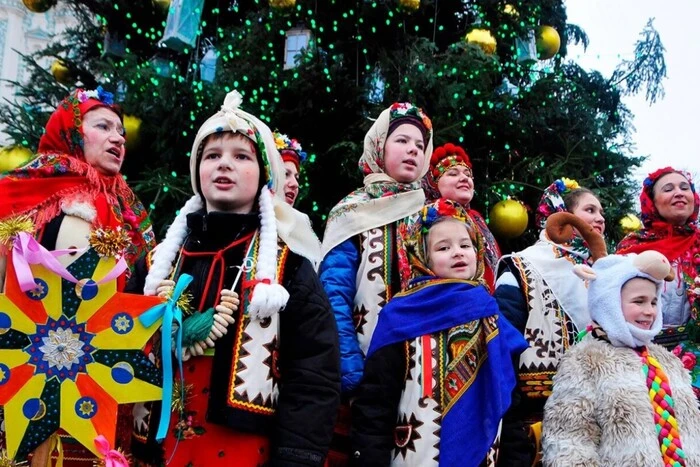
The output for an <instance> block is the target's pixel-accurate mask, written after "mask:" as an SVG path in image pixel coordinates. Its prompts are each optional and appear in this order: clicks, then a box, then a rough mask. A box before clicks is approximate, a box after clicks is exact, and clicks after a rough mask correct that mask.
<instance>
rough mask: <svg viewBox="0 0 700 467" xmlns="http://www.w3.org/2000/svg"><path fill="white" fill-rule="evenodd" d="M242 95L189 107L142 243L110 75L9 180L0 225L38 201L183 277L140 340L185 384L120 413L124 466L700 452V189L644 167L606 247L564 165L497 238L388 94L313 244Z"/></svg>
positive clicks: (140, 212)
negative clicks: (184, 136) (187, 138)
mask: <svg viewBox="0 0 700 467" xmlns="http://www.w3.org/2000/svg"><path fill="white" fill-rule="evenodd" d="M242 107H245V105H244V103H243V102H242V97H241V95H240V94H238V93H237V92H236V91H233V92H231V93H229V94H228V95H227V96H226V99H225V101H224V103H223V105H222V106H221V108H220V110H219V111H217V112H216V113H215V114H214V115H212V116H211V117H210V118H209V119H207V120H206V121H205V122H204V124H203V125H202V126H201V127H200V129H199V131H198V132H197V135H196V137H195V139H194V142H193V145H192V150H191V153H190V176H191V187H192V196H191V197H190V199H189V200H187V202H186V203H185V204H184V205H183V206H182V208H181V209H180V210H179V211H178V212H177V214H176V215H174V216H173V220H172V222H171V224H170V226H169V228H168V230H167V233H166V235H165V237H164V238H163V239H159V241H158V242H157V245H156V239H155V236H154V234H153V232H152V229H151V225H150V221H149V218H148V214H147V212H146V210H145V209H144V207H143V205H142V204H141V203H140V201H139V200H138V199H137V197H136V195H135V194H134V193H133V192H132V191H131V189H130V188H129V187H128V185H127V183H126V181H125V180H124V178H123V177H122V175H121V174H120V170H121V166H122V163H123V162H124V158H125V157H126V154H125V142H126V138H127V137H128V135H125V132H124V126H123V118H122V117H123V116H122V113H121V110H120V108H119V107H118V106H117V105H115V104H114V103H113V101H112V96H111V95H110V94H109V93H107V92H104V91H103V90H101V89H98V90H96V91H86V90H82V89H79V90H76V91H75V92H73V93H72V94H71V95H70V96H68V97H66V99H65V100H64V101H62V102H61V103H60V105H59V106H58V107H57V109H56V110H55V112H54V113H53V114H52V116H51V118H50V120H49V122H48V124H47V126H46V132H45V134H44V136H43V137H42V139H41V142H40V144H39V149H38V153H37V156H36V157H35V158H34V159H33V160H32V161H30V162H29V163H27V164H25V165H24V166H22V167H19V168H17V169H15V170H12V171H10V172H7V173H3V174H0V222H4V221H7V220H8V219H12V218H15V217H17V216H26V217H28V218H29V219H31V221H32V223H33V227H34V235H35V237H36V239H37V240H38V241H39V242H40V243H41V245H43V246H44V247H45V248H47V249H48V250H60V249H67V248H68V249H70V248H73V249H75V248H83V247H87V246H89V245H88V242H87V238H88V237H89V236H90V233H91V232H92V231H94V230H95V229H118V230H121V231H124V232H126V234H127V235H128V236H129V240H130V241H129V242H128V248H127V249H126V250H125V251H122V252H119V253H118V255H119V256H123V257H124V258H125V259H126V261H127V263H128V265H129V268H128V269H127V270H126V271H125V272H124V273H123V274H122V276H120V277H119V278H118V279H117V283H118V287H119V290H123V291H125V292H128V293H133V294H144V295H158V296H161V297H163V299H164V300H166V299H167V297H169V296H170V294H171V293H172V291H173V289H174V288H175V286H176V284H178V283H179V281H180V279H181V278H182V277H184V276H191V277H192V282H191V283H190V284H189V286H188V288H187V291H188V294H189V297H190V304H191V307H192V308H193V310H194V311H193V312H192V313H191V314H188V315H187V316H186V317H185V318H184V319H183V320H182V322H181V323H177V324H178V326H175V328H173V327H172V326H171V325H170V324H169V325H168V326H167V329H171V328H172V329H176V331H177V332H175V331H172V332H171V334H172V335H167V333H168V332H169V331H165V332H163V333H159V334H156V337H154V338H153V339H152V340H151V341H150V342H149V343H148V344H147V346H146V347H145V348H144V349H143V352H144V353H145V354H146V355H147V356H148V358H150V359H151V361H152V362H155V363H156V364H157V365H159V366H162V365H163V364H164V362H175V364H174V365H173V368H174V370H173V374H172V376H171V377H172V378H173V380H174V381H176V382H177V381H181V382H182V387H180V388H179V393H178V394H176V396H179V398H178V401H177V403H175V401H173V402H172V403H170V399H169V398H167V399H166V398H164V399H163V400H160V401H151V402H146V403H138V404H135V405H130V406H123V407H120V411H119V418H118V426H117V436H116V443H117V446H118V447H119V448H120V449H121V450H122V451H123V452H124V453H127V454H128V457H129V462H130V463H132V464H133V465H142V466H159V465H166V464H167V465H175V466H193V467H199V466H216V465H222V466H223V465H226V466H232V465H236V466H258V465H273V466H275V465H279V466H328V467H333V466H346V465H353V466H354V465H357V466H387V465H405V466H421V467H423V466H431V465H435V466H456V465H460V466H461V465H465V466H469V465H473V466H527V467H529V466H535V465H545V466H574V465H586V466H589V465H590V466H597V465H600V466H602V465H620V466H641V467H645V466H657V465H661V466H673V467H676V466H692V465H699V466H700V412H699V411H698V402H697V398H698V395H700V368H697V364H696V362H697V358H695V357H696V354H697V353H700V346H698V344H697V342H698V341H700V332H698V331H699V328H698V325H697V322H696V318H697V315H698V311H699V310H698V308H700V301H698V300H697V297H698V295H700V234H699V233H698V209H699V208H700V199H699V198H698V195H697V193H696V192H695V187H694V185H693V182H692V180H691V177H690V175H689V174H688V173H686V172H683V171H682V170H677V169H674V168H671V167H666V168H662V169H660V170H657V171H656V172H654V173H652V174H650V175H649V177H648V178H647V179H646V180H645V181H644V184H643V187H642V194H641V209H642V221H643V228H642V229H641V230H640V231H638V232H634V233H631V234H629V235H628V236H627V237H626V238H625V239H624V240H623V241H622V242H621V243H620V245H619V246H618V248H617V252H616V253H615V254H607V251H606V247H605V241H604V240H603V236H604V234H605V217H604V212H603V206H602V204H601V202H600V200H599V199H598V197H597V196H596V194H595V192H594V191H592V190H590V189H588V188H585V187H581V186H579V185H578V183H577V182H576V181H574V180H569V179H567V178H563V177H562V178H558V179H556V180H554V181H553V183H551V185H549V186H548V187H546V188H544V189H543V195H542V198H541V200H540V203H539V205H538V207H537V210H536V226H537V228H538V229H539V230H540V235H539V239H538V240H537V242H536V243H535V244H534V245H532V246H530V247H528V248H526V249H524V250H522V251H519V252H514V253H512V254H508V255H502V254H501V251H500V248H499V246H498V243H497V241H496V239H495V238H494V236H493V235H492V234H491V232H490V231H489V228H488V224H487V223H486V221H485V220H484V218H483V216H482V215H481V214H480V213H479V212H477V211H476V210H474V209H472V208H471V207H470V204H471V202H472V200H473V197H474V177H475V174H474V173H473V172H472V164H471V161H470V159H469V156H468V155H467V153H466V151H465V150H464V148H461V147H459V146H457V145H455V144H451V143H447V144H445V145H442V146H440V147H437V148H435V149H433V144H434V132H433V131H434V129H433V127H432V123H431V121H430V118H429V117H428V116H427V115H426V114H425V113H424V112H423V110H422V109H421V108H419V107H417V106H416V105H414V104H412V103H394V104H392V105H391V106H389V107H388V108H386V109H385V110H384V111H383V112H381V114H380V115H379V116H378V117H377V118H376V120H375V121H374V123H373V125H372V126H371V128H370V129H369V131H368V132H367V134H366V136H365V140H364V151H363V153H362V155H361V156H360V158H359V162H358V165H359V169H360V170H361V172H362V174H363V175H364V181H363V186H362V187H360V188H358V189H357V190H355V191H353V192H352V193H350V194H348V195H347V196H346V197H345V198H343V199H342V200H341V201H340V202H339V203H338V204H337V205H336V206H335V207H334V208H333V209H332V210H331V212H330V213H329V215H328V220H327V224H326V226H325V231H324V234H323V237H322V239H323V241H322V242H321V241H320V240H319V239H318V237H317V236H316V234H315V233H314V231H313V230H312V228H311V224H310V222H309V219H308V216H306V215H305V214H303V213H302V212H300V211H298V210H297V209H295V208H294V204H295V202H296V199H297V196H298V194H299V183H298V177H299V173H300V171H302V170H303V164H304V160H305V158H306V154H305V152H304V151H303V150H302V147H301V145H300V143H299V142H298V141H296V140H295V139H293V138H290V137H288V136H287V135H285V134H283V133H280V132H277V131H275V132H273V131H271V129H270V128H269V127H268V126H267V125H266V124H265V123H263V122H262V121H261V120H259V119H258V118H256V117H255V116H254V115H251V114H250V113H248V112H246V111H244V110H243V108H242ZM8 251H9V250H8V249H7V247H6V248H5V249H4V250H3V252H0V291H2V287H3V284H4V277H5V273H6V271H7V266H8V261H11V260H12V256H11V255H9V254H7V252H8ZM79 256H80V255H79V254H78V255H66V256H62V257H61V258H60V261H62V262H63V263H64V265H68V264H70V263H71V262H73V261H75V260H76V259H77V257H79ZM165 328H166V327H165V326H164V329H165ZM164 334H165V335H164ZM177 336H179V337H177ZM176 339H177V340H178V344H181V345H171V346H165V345H161V343H162V342H163V341H164V340H165V341H168V342H169V341H171V340H173V341H175V340H176ZM166 348H167V349H171V350H168V351H165V352H166V355H163V352H164V350H163V349H166ZM177 349H181V350H180V351H178V350H177ZM169 352H173V355H169ZM165 357H167V358H165ZM683 357H687V358H683ZM0 384H3V383H0ZM174 397H175V396H174ZM168 414H169V416H168ZM2 417H3V415H2V412H0V423H2V425H0V446H2V445H3V442H4V434H3V430H4V429H6V428H7V426H8V424H10V423H12V420H11V419H10V418H5V419H4V421H3V420H1V418H2ZM163 421H164V422H163ZM57 436H58V437H59V443H58V445H59V446H63V447H62V448H61V449H56V447H57V444H56V443H55V442H54V443H49V442H48V441H45V442H43V443H41V444H38V445H37V446H36V447H35V448H34V449H33V450H32V452H31V453H30V455H29V456H28V462H30V464H31V465H32V466H39V465H41V466H43V465H47V463H50V462H51V461H52V458H58V457H60V458H61V459H62V462H63V464H64V465H68V466H73V465H75V466H81V465H84V466H91V465H93V463H94V462H99V459H98V458H97V457H96V456H95V454H94V452H93V448H92V447H86V446H80V445H79V444H76V443H75V442H71V437H70V434H69V433H66V432H59V433H57ZM60 440H62V441H60ZM61 443H62V444H61ZM58 451H60V452H58ZM17 460H18V461H23V460H24V459H17ZM115 465H117V464H115Z"/></svg>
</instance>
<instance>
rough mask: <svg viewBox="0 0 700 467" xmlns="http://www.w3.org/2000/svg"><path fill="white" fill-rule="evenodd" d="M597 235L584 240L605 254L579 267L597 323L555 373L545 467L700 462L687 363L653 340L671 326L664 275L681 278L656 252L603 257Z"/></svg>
mask: <svg viewBox="0 0 700 467" xmlns="http://www.w3.org/2000/svg"><path fill="white" fill-rule="evenodd" d="M564 215H565V216H566V215H567V214H564ZM554 216H561V214H556V215H554ZM554 216H552V218H550V221H551V220H554V219H553V217H554ZM574 217H575V216H574ZM550 221H548V222H550ZM576 227H577V229H579V231H581V233H582V234H583V233H584V231H583V230H582V228H581V227H580V226H576ZM583 227H584V228H585V226H583ZM591 232H592V230H590V231H589V232H587V233H586V234H585V235H583V236H584V238H585V239H586V241H587V242H588V243H589V245H591V254H592V257H594V258H596V257H599V256H601V257H600V259H597V260H596V261H595V263H594V264H593V266H592V267H591V266H588V265H578V266H576V267H575V268H574V271H575V272H576V274H577V275H579V276H580V277H581V278H583V279H585V280H587V281H588V282H589V285H588V307H589V310H590V313H591V318H592V320H593V323H592V324H591V325H590V326H589V327H588V333H587V335H585V336H584V337H583V339H582V340H581V342H580V343H578V344H577V345H576V346H575V347H573V348H572V349H570V350H569V351H568V352H567V353H566V354H565V355H564V357H563V358H562V360H561V362H560V364H559V369H558V371H557V374H556V376H555V377H554V387H553V392H552V395H551V396H550V397H549V399H548V401H547V404H546V405H545V412H544V421H543V425H542V426H543V439H542V449H543V455H544V457H543V463H544V465H545V466H562V467H563V466H572V465H586V466H604V465H619V466H627V465H629V466H635V467H652V466H662V465H664V466H673V467H680V466H692V465H700V412H698V408H697V400H696V398H695V395H694V393H693V389H692V387H691V384H690V376H689V374H688V371H687V370H686V369H684V368H683V365H682V363H681V361H680V359H678V358H677V357H676V356H674V355H673V354H672V353H671V352H669V351H668V350H666V349H665V348H663V347H661V346H659V345H657V344H654V343H652V339H653V338H654V336H656V335H657V334H658V333H659V331H660V330H661V325H662V322H663V320H662V316H661V310H660V303H661V301H660V299H659V297H660V294H661V289H662V287H663V283H664V279H665V280H672V278H673V271H672V268H671V265H670V264H669V262H668V260H667V259H666V258H665V257H664V256H663V255H662V254H661V253H658V252H656V251H652V250H649V251H645V252H643V253H641V254H639V255H635V254H630V255H627V256H623V255H610V256H604V250H603V251H602V254H597V253H595V252H594V247H593V244H594V242H593V241H591V240H592V239H591ZM547 233H548V234H550V228H549V225H548V229H547ZM599 243H602V238H600V242H599ZM603 246H604V243H603Z"/></svg>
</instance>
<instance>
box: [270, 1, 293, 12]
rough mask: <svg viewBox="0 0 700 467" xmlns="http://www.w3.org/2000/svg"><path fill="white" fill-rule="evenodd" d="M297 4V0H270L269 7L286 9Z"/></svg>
mask: <svg viewBox="0 0 700 467" xmlns="http://www.w3.org/2000/svg"><path fill="white" fill-rule="evenodd" d="M296 4H297V0H270V7H271V8H275V9H277V10H287V9H289V8H294V7H295V6H296Z"/></svg>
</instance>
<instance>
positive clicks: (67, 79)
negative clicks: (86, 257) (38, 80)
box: [51, 59, 74, 86]
mask: <svg viewBox="0 0 700 467" xmlns="http://www.w3.org/2000/svg"><path fill="white" fill-rule="evenodd" d="M51 74H52V75H53V77H54V79H55V80H56V81H58V82H59V83H61V84H63V85H64V86H70V85H72V84H73V81H74V79H73V74H72V73H71V72H70V69H69V68H68V67H67V66H66V64H65V63H63V61H61V60H59V59H56V60H54V61H53V63H52V64H51Z"/></svg>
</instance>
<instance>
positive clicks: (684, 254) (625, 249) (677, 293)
mask: <svg viewBox="0 0 700 467" xmlns="http://www.w3.org/2000/svg"><path fill="white" fill-rule="evenodd" d="M673 172H676V173H680V174H681V175H683V176H684V177H685V178H686V179H687V180H688V183H689V184H690V188H691V190H692V192H693V196H694V201H695V209H694V211H693V213H692V214H691V216H690V217H689V218H688V220H687V221H686V223H685V224H684V225H678V226H675V225H671V224H670V223H668V222H667V221H666V220H664V219H663V218H662V217H661V216H660V215H659V212H658V210H657V209H656V207H655V206H654V200H653V190H654V184H655V183H656V181H657V180H658V179H659V178H661V177H662V176H664V175H666V174H668V173H673ZM640 203H641V207H642V214H641V216H642V224H643V226H644V227H643V228H642V229H641V230H640V231H638V232H632V233H630V234H629V235H627V236H626V237H625V238H624V239H622V241H621V242H620V244H619V245H618V247H617V252H618V253H620V254H626V253H641V252H643V251H647V250H655V251H659V252H661V253H663V254H664V256H666V258H667V259H668V260H669V261H670V262H671V264H672V265H673V266H674V270H675V272H676V280H675V281H673V282H672V283H669V284H665V285H664V288H663V291H662V294H661V305H662V307H663V309H664V328H663V330H662V331H661V333H660V334H659V335H658V336H657V337H656V339H655V342H656V343H658V344H660V345H663V346H665V347H667V348H673V347H675V346H677V345H680V347H679V348H678V350H676V351H675V352H676V353H680V354H686V353H687V354H689V355H690V354H693V355H694V356H695V360H696V361H697V358H698V357H700V344H698V342H700V323H698V314H699V312H700V299H699V296H700V230H699V229H698V210H699V209H700V196H698V194H697V193H696V191H695V185H694V184H693V180H692V178H691V176H690V174H689V173H687V172H682V171H678V170H675V169H673V168H672V167H664V168H662V169H659V170H657V171H656V172H654V173H651V174H649V176H648V177H647V178H646V179H645V180H644V184H643V188H642V193H641V195H640ZM691 374H692V377H693V387H695V391H696V392H697V393H698V395H699V396H700V366H697V365H696V366H695V367H694V368H693V369H692V371H691Z"/></svg>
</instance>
